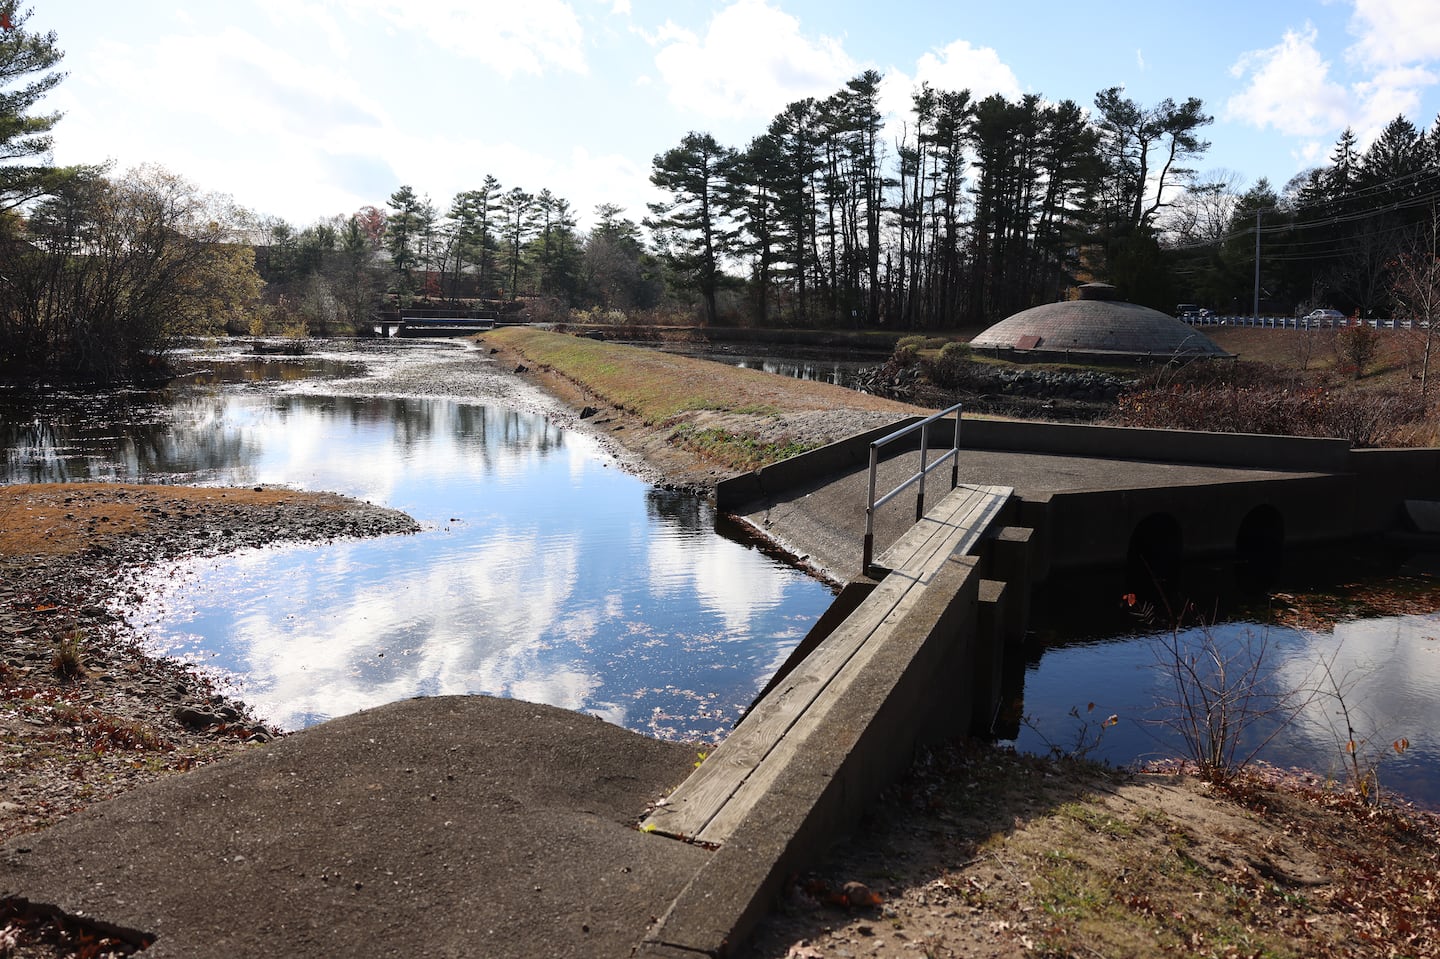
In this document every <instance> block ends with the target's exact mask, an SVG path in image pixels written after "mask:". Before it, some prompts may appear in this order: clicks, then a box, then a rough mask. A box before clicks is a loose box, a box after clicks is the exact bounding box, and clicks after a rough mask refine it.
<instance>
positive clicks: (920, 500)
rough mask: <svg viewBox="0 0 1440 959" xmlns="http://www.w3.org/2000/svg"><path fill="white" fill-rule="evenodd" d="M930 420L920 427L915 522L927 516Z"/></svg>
mask: <svg viewBox="0 0 1440 959" xmlns="http://www.w3.org/2000/svg"><path fill="white" fill-rule="evenodd" d="M930 422H931V421H930V420H928V419H927V420H926V421H925V424H924V425H923V426H921V427H920V489H919V492H917V493H916V494H915V522H917V523H918V522H920V520H922V519H924V518H925V473H926V472H927V470H926V469H925V460H926V459H927V458H928V457H929V454H930Z"/></svg>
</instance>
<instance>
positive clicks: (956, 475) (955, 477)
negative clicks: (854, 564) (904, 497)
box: [860, 403, 963, 575]
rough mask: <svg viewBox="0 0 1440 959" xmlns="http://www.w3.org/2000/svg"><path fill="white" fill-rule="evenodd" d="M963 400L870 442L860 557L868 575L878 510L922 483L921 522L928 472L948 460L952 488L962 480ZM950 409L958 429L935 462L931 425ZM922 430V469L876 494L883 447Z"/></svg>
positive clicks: (917, 510) (917, 499)
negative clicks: (961, 416) (961, 422)
mask: <svg viewBox="0 0 1440 959" xmlns="http://www.w3.org/2000/svg"><path fill="white" fill-rule="evenodd" d="M962 405H963V404H960V403H956V404H955V405H954V406H951V407H949V408H947V409H943V410H941V411H940V412H938V413H935V414H933V415H931V416H927V417H925V419H923V420H919V421H917V422H914V423H911V424H910V425H909V426H905V427H902V428H900V429H898V430H896V431H895V432H893V433H890V434H888V435H886V436H882V437H880V439H878V440H875V441H874V442H872V443H871V444H870V493H869V495H868V496H867V497H866V499H865V547H864V555H863V558H862V560H861V566H860V569H861V570H863V571H864V572H865V573H866V574H867V575H868V574H869V572H870V563H871V560H873V559H874V558H875V510H876V509H878V508H879V507H881V506H884V505H885V504H886V503H888V502H890V501H891V500H892V499H894V498H895V497H897V496H899V495H900V494H901V493H902V492H904V491H905V490H906V489H907V488H908V487H910V486H911V485H912V484H915V483H919V484H920V487H919V490H918V491H917V492H916V495H915V521H916V522H917V523H918V522H919V521H920V519H921V517H923V516H924V515H925V476H926V474H927V473H929V472H930V471H931V470H933V469H935V468H937V467H939V466H942V465H943V464H944V463H945V462H947V461H948V462H949V463H950V488H951V489H954V488H955V487H956V486H957V485H958V484H959V482H960V407H961V406H962ZM951 413H954V414H955V430H954V432H953V433H952V434H951V439H950V449H948V450H946V451H945V452H944V453H943V454H941V456H940V457H939V458H937V459H936V460H935V461H934V462H928V460H929V455H930V427H931V426H932V425H934V424H935V423H937V422H939V421H940V420H943V419H944V418H945V417H947V416H949V415H950V414H951ZM917 430H918V431H919V432H920V469H919V470H918V471H916V472H915V473H914V474H912V475H911V476H909V477H908V478H906V479H905V480H902V481H901V483H900V485H898V486H896V487H895V488H894V489H892V490H890V492H888V493H886V494H885V495H884V496H881V497H880V498H879V499H876V498H875V483H876V475H877V473H878V471H879V467H880V450H881V448H883V447H885V446H888V445H889V444H891V443H894V442H896V441H897V440H902V439H904V438H905V437H907V436H909V435H910V434H911V433H914V432H915V431H917Z"/></svg>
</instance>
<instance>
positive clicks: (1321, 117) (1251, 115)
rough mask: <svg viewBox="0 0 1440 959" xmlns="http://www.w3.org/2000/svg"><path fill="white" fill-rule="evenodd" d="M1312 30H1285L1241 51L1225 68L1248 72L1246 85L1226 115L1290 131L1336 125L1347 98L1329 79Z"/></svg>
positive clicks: (1304, 132)
mask: <svg viewBox="0 0 1440 959" xmlns="http://www.w3.org/2000/svg"><path fill="white" fill-rule="evenodd" d="M1316 40H1317V31H1316V30H1315V27H1314V26H1312V25H1310V24H1306V26H1305V30H1304V31H1303V32H1296V31H1293V30H1290V31H1286V33H1285V37H1284V39H1282V40H1281V41H1280V43H1279V44H1278V45H1276V46H1273V47H1270V48H1268V49H1265V50H1254V51H1251V52H1250V53H1247V54H1245V55H1244V56H1242V57H1241V58H1240V60H1239V61H1238V62H1237V63H1236V64H1235V65H1234V66H1233V67H1231V69H1230V73H1231V75H1232V76H1235V77H1244V76H1247V75H1248V76H1249V78H1250V83H1249V86H1247V87H1246V88H1245V90H1244V91H1243V92H1241V93H1238V94H1236V95H1235V96H1233V97H1231V98H1230V99H1229V100H1228V101H1227V102H1226V105H1225V115H1226V119H1232V120H1241V121H1244V122H1246V123H1250V124H1252V125H1254V126H1257V127H1266V126H1273V127H1274V128H1275V129H1277V130H1279V131H1280V132H1281V133H1285V134H1290V135H1294V136H1317V135H1321V134H1324V133H1326V132H1327V131H1330V130H1338V129H1340V128H1342V127H1344V126H1345V125H1346V123H1347V122H1348V120H1349V112H1350V109H1349V106H1350V97H1349V94H1348V92H1347V91H1346V89H1345V88H1344V87H1343V86H1341V85H1340V84H1338V83H1334V82H1333V81H1331V80H1330V79H1329V73H1330V64H1329V63H1328V62H1326V60H1325V59H1324V58H1323V57H1322V56H1321V55H1320V51H1319V50H1318V49H1317V47H1316Z"/></svg>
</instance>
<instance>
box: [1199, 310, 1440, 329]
mask: <svg viewBox="0 0 1440 959" xmlns="http://www.w3.org/2000/svg"><path fill="white" fill-rule="evenodd" d="M1180 319H1181V321H1182V322H1185V323H1189V324H1190V325H1191V326H1250V327H1258V328H1264V329H1276V330H1332V329H1342V328H1344V327H1347V326H1369V327H1371V328H1372V329H1376V330H1410V329H1422V330H1423V329H1428V328H1429V324H1428V323H1426V322H1424V321H1421V322H1419V323H1415V322H1413V321H1411V320H1357V319H1349V318H1347V319H1339V320H1308V319H1306V318H1305V317H1300V318H1298V319H1297V318H1295V317H1293V316H1196V315H1194V314H1190V315H1186V316H1182V317H1180Z"/></svg>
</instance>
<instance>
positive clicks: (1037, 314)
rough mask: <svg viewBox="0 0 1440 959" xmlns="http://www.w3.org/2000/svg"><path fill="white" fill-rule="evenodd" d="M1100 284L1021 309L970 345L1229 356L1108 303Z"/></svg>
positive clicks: (1171, 325) (1187, 333)
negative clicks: (1073, 295)
mask: <svg viewBox="0 0 1440 959" xmlns="http://www.w3.org/2000/svg"><path fill="white" fill-rule="evenodd" d="M1114 296H1115V288H1114V287H1113V286H1110V285H1108V284H1105V283H1087V284H1085V285H1084V286H1082V287H1080V299H1078V300H1066V301H1064V302H1061V303H1046V304H1045V305H1044V306H1037V307H1033V308H1032V309H1028V310H1022V311H1021V312H1019V313H1016V314H1015V315H1014V316H1011V317H1008V318H1006V319H1003V320H1001V321H1000V322H999V323H996V324H995V325H994V326H992V327H990V328H989V329H987V330H986V331H985V332H983V333H981V334H980V335H979V336H977V337H975V338H974V339H973V340H971V341H970V345H971V346H972V347H974V348H977V349H1002V350H1026V351H1037V352H1051V353H1065V352H1069V351H1072V350H1073V351H1075V352H1077V353H1126V354H1131V355H1140V356H1146V355H1152V356H1156V355H1158V356H1229V355H1230V354H1228V353H1226V352H1225V351H1224V350H1222V349H1221V348H1220V347H1219V346H1217V345H1216V344H1215V342H1214V341H1213V340H1211V339H1210V338H1209V337H1208V336H1206V335H1205V334H1203V333H1200V332H1199V331H1197V330H1195V329H1192V328H1191V327H1190V326H1188V325H1186V324H1185V323H1182V322H1180V321H1179V320H1177V319H1175V318H1174V317H1172V316H1170V315H1168V314H1165V313H1161V312H1160V311H1159V310H1152V309H1150V308H1149V307H1148V306H1140V305H1138V304H1135V303H1126V302H1125V301H1123V300H1117V299H1114Z"/></svg>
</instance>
